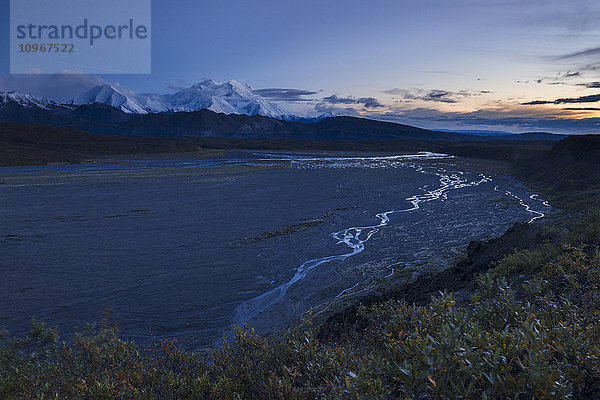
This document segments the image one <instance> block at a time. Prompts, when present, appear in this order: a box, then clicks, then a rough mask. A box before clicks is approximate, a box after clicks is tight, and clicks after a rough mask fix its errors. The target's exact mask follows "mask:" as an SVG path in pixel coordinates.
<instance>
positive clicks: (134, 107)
mask: <svg viewBox="0 0 600 400" xmlns="http://www.w3.org/2000/svg"><path fill="white" fill-rule="evenodd" d="M94 103H103V104H108V105H110V106H112V107H115V108H118V109H120V110H121V111H123V112H126V113H134V114H146V113H148V111H147V110H146V109H145V108H144V106H142V105H141V104H140V103H138V101H137V100H136V99H135V98H133V97H129V96H127V95H125V94H123V93H122V92H121V91H120V90H119V89H117V88H115V87H114V86H112V85H109V84H104V85H98V86H94V87H93V88H91V89H90V90H88V91H87V92H85V93H83V94H81V95H79V96H76V97H74V98H72V99H71V100H70V101H69V104H75V105H85V104H94Z"/></svg>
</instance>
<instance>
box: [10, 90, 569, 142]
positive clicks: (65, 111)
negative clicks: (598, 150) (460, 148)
mask: <svg viewBox="0 0 600 400" xmlns="http://www.w3.org/2000/svg"><path fill="white" fill-rule="evenodd" d="M97 89H98V90H97V91H93V93H87V95H88V96H85V99H88V98H91V100H89V101H87V100H86V101H84V100H85V99H83V98H79V97H77V98H74V99H73V100H72V101H71V102H68V103H59V102H55V101H52V100H47V99H41V98H37V97H34V96H31V95H24V94H19V93H6V92H3V93H0V122H16V123H28V124H41V125H50V126H60V127H66V128H77V129H84V130H87V131H89V132H93V133H101V134H118V135H143V136H170V137H221V138H225V137H235V138H285V139H311V140H315V139H316V140H424V141H441V140H443V141H482V140H484V141H492V140H494V141H497V140H527V141H533V140H545V141H557V140H560V139H562V138H564V136H562V135H553V134H549V133H528V134H518V135H512V134H507V135H494V136H476V135H468V134H460V133H452V132H440V131H432V130H427V129H421V128H416V127H413V126H408V125H402V124H398V123H392V122H382V121H374V120H369V119H364V118H354V117H330V118H325V117H324V116H323V119H321V118H316V119H310V120H309V119H302V118H298V117H294V116H290V115H281V116H279V117H274V115H275V111H273V107H269V108H267V106H268V104H263V103H260V102H258V101H259V100H253V101H256V102H257V103H256V104H254V103H248V104H246V103H244V104H246V106H244V107H246V108H248V107H249V106H250V105H252V107H251V109H250V108H249V109H248V110H246V108H244V107H242V108H240V107H241V106H240V104H242V103H241V100H240V101H239V102H238V103H236V105H237V106H238V107H237V108H231V109H230V110H229V112H227V113H223V112H214V111H211V110H210V109H207V108H201V109H193V111H185V110H188V109H189V107H187V106H186V107H183V108H180V109H181V110H184V111H180V112H174V111H172V110H168V111H164V112H147V111H146V109H145V108H143V106H142V105H141V104H140V100H139V99H138V100H135V99H132V98H129V97H126V96H124V95H122V94H120V93H118V92H116V91H115V90H111V88H107V87H98V88H97ZM191 89H192V88H191ZM191 89H186V91H187V90H191ZM240 90H241V89H240ZM248 96H250V95H248ZM205 100H206V99H205ZM82 103H85V104H82ZM105 103H109V104H105ZM214 104H215V100H214V97H211V98H210V99H208V100H206V102H204V103H203V102H200V103H199V104H197V105H196V106H197V107H203V106H207V107H210V108H214ZM116 106H118V108H117V107H116ZM176 110H179V108H177V109H176ZM218 110H221V108H219V109H218ZM261 110H265V111H263V112H264V113H266V114H268V115H269V116H265V115H261V114H260V112H261ZM267 111H269V112H267ZM248 114H250V115H248Z"/></svg>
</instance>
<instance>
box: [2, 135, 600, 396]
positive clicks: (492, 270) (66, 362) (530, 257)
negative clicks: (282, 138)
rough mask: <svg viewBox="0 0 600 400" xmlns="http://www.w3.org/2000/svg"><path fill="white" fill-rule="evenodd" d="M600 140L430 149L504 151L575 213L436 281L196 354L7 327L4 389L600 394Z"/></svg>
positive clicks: (494, 154)
mask: <svg viewBox="0 0 600 400" xmlns="http://www.w3.org/2000/svg"><path fill="white" fill-rule="evenodd" d="M599 143H600V141H599V138H598V137H597V136H584V137H572V138H567V139H565V140H563V141H561V142H559V143H558V144H556V146H554V147H552V146H551V145H546V144H524V145H523V146H526V147H527V146H531V147H529V148H522V147H520V146H515V145H514V144H511V145H503V144H493V145H492V144H489V145H488V144H486V145H483V146H481V145H479V146H474V147H471V146H470V145H465V144H460V143H459V144H456V146H457V147H453V146H452V145H450V144H436V145H440V146H447V147H446V148H447V149H449V150H448V151H447V152H448V153H451V154H457V152H463V154H462V155H464V156H469V157H481V158H487V159H493V160H501V159H505V160H506V158H507V157H508V160H509V161H510V164H508V165H506V164H505V166H506V167H507V168H509V170H510V171H512V172H513V173H514V174H515V175H516V176H518V177H519V178H520V179H522V180H523V181H525V182H527V183H528V184H529V185H531V186H532V187H534V188H536V189H539V190H542V191H544V192H545V193H547V194H548V195H549V196H550V199H551V202H553V204H554V205H558V206H561V207H563V208H568V209H571V210H578V211H576V212H575V211H570V212H568V213H566V212H565V213H563V214H557V215H556V216H555V217H553V218H552V219H547V220H546V221H544V222H543V223H535V224H526V225H515V226H513V227H512V228H510V229H509V230H508V231H507V232H506V233H505V234H504V235H503V236H501V237H499V238H497V239H493V240H489V241H485V242H472V243H471V244H470V245H469V247H468V248H467V252H466V254H465V255H464V256H463V257H461V258H459V259H457V261H456V264H455V267H454V268H453V269H451V270H448V271H446V272H445V273H444V274H445V275H436V276H431V277H426V278H423V279H422V281H420V282H418V284H416V285H414V286H413V287H410V288H402V287H399V288H396V290H393V291H391V292H390V293H387V294H383V295H381V296H377V297H371V298H367V299H365V301H364V302H363V304H362V305H357V306H356V307H352V308H350V309H348V310H346V311H344V312H341V313H339V314H338V315H335V316H333V317H331V318H330V319H329V321H327V322H325V323H324V324H320V325H313V323H311V321H310V318H309V319H307V320H306V321H305V322H304V323H301V324H299V325H298V326H296V327H295V328H293V329H290V330H288V331H287V332H285V333H282V334H280V335H278V336H276V337H270V338H266V337H262V336H259V335H257V334H255V333H254V332H253V331H252V329H251V328H248V327H244V328H240V329H239V330H237V331H236V333H235V335H234V337H233V338H232V339H231V340H230V341H228V342H225V343H224V345H223V346H222V347H221V348H219V349H216V350H214V351H212V352H210V353H208V354H197V353H193V352H186V351H183V350H181V348H180V347H179V346H178V345H177V343H176V342H175V341H172V340H162V341H157V342H156V343H155V344H154V345H151V346H148V347H146V348H140V347H137V346H136V345H134V344H133V343H128V342H124V341H121V340H120V339H119V338H118V335H117V334H116V332H115V331H114V330H112V329H110V328H106V327H102V326H100V327H96V328H93V329H91V330H90V331H89V332H84V333H82V334H81V335H80V336H78V337H77V339H76V340H74V341H73V342H71V343H69V344H65V343H62V342H60V340H59V339H58V335H57V333H56V332H55V331H54V330H52V329H49V328H47V327H44V326H43V325H34V327H33V329H32V331H31V334H30V335H29V336H27V337H23V338H11V337H10V336H8V334H4V335H3V336H1V342H0V397H2V398H7V399H11V398H12V399H21V398H41V397H44V398H55V397H56V398H67V399H69V398H73V399H76V398H140V399H142V398H245V399H252V398H285V399H293V398H298V399H303V398H440V397H442V398H493V399H504V398H514V397H515V396H517V398H527V399H529V398H544V399H545V398H555V399H564V398H575V399H590V398H591V399H593V398H599V393H600V362H599V360H600V346H599V345H598V343H600V322H599V321H600V252H599V251H598V247H599V245H600V209H599V208H598V197H597V196H598V190H597V189H598V179H597V178H598V176H599V175H598V174H599V173H600V171H599V169H598V158H597V154H598V153H597V151H594V149H596V148H597V146H598V144H599ZM288 144H289V143H288ZM318 145H319V146H322V145H323V142H321V143H319V144H318ZM352 145H357V146H367V147H368V146H369V145H367V144H352ZM397 145H399V144H397ZM413 145H416V144H415V143H413ZM534 147H535V148H536V149H537V150H536V151H533V148H534ZM344 150H347V149H344ZM360 150H361V151H367V149H365V148H362V149H360ZM379 150H380V151H381V149H379ZM440 150H441V149H438V151H440ZM371 151H375V149H371ZM396 151H399V150H396ZM440 292H441V293H440Z"/></svg>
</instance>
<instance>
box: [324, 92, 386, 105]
mask: <svg viewBox="0 0 600 400" xmlns="http://www.w3.org/2000/svg"><path fill="white" fill-rule="evenodd" d="M322 100H323V101H324V102H326V103H330V104H362V105H363V106H364V107H365V108H379V107H383V104H381V103H380V102H379V100H377V99H376V98H374V97H359V98H357V97H353V96H350V97H339V96H337V95H335V94H332V95H331V96H328V97H323V99H322Z"/></svg>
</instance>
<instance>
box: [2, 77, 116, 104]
mask: <svg viewBox="0 0 600 400" xmlns="http://www.w3.org/2000/svg"><path fill="white" fill-rule="evenodd" d="M104 83H107V82H106V81H105V80H104V79H102V78H101V77H99V76H97V75H87V74H84V73H82V72H78V71H62V72H61V73H58V74H52V75H44V74H22V75H4V76H0V91H15V92H19V93H26V94H31V95H34V96H38V97H44V98H47V99H52V100H57V101H66V100H69V99H71V98H73V97H75V96H77V95H79V94H81V93H82V92H85V91H86V90H89V89H90V88H92V87H94V86H97V85H101V84H104ZM113 84H114V85H116V86H119V84H118V83H113Z"/></svg>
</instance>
